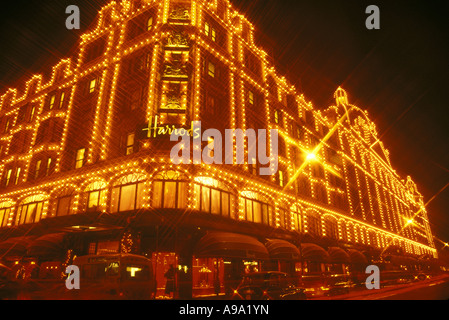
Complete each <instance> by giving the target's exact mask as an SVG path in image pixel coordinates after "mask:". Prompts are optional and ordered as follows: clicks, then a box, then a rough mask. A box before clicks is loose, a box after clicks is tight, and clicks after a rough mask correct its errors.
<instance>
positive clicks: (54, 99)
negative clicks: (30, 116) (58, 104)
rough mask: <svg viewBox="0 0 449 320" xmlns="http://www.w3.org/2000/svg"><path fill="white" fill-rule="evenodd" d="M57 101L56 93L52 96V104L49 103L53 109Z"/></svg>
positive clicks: (49, 106)
mask: <svg viewBox="0 0 449 320" xmlns="http://www.w3.org/2000/svg"><path fill="white" fill-rule="evenodd" d="M55 101H56V95H55V94H54V95H52V96H51V98H50V104H49V105H48V108H49V109H50V110H51V109H53V107H54V106H55Z"/></svg>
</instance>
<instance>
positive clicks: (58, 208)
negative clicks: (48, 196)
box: [49, 187, 74, 217]
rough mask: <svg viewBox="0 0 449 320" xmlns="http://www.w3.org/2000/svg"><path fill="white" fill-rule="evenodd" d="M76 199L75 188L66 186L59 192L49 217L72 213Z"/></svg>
mask: <svg viewBox="0 0 449 320" xmlns="http://www.w3.org/2000/svg"><path fill="white" fill-rule="evenodd" d="M73 201H74V190H73V188H68V187H67V188H64V189H62V190H60V191H59V192H58V194H57V198H56V199H55V200H53V201H52V202H53V204H52V206H51V209H50V210H51V211H50V213H49V217H62V216H67V215H70V214H71V211H72V205H73Z"/></svg>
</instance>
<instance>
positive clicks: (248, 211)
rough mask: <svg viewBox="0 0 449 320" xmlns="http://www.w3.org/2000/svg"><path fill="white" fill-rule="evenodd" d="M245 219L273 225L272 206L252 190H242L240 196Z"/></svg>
mask: <svg viewBox="0 0 449 320" xmlns="http://www.w3.org/2000/svg"><path fill="white" fill-rule="evenodd" d="M240 205H241V207H242V208H243V213H244V216H243V217H244V219H245V220H246V221H251V222H256V223H262V224H266V225H269V226H273V224H274V223H273V207H272V206H271V205H269V204H268V201H267V200H266V199H265V198H264V197H263V196H261V195H259V194H258V193H256V192H252V191H243V192H242V193H241V197H240Z"/></svg>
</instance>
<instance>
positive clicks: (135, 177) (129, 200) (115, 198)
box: [111, 174, 146, 213]
mask: <svg viewBox="0 0 449 320" xmlns="http://www.w3.org/2000/svg"><path fill="white" fill-rule="evenodd" d="M145 180H146V176H145V175H143V174H129V175H127V176H124V177H122V178H120V179H118V180H117V181H116V182H115V183H114V185H113V187H112V193H111V212H112V213H113V212H124V211H130V210H137V209H141V208H142V207H143V202H142V199H143V193H144V190H145Z"/></svg>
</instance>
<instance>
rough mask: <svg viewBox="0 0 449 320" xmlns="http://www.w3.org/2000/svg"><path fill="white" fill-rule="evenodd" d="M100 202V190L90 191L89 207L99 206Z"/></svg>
mask: <svg viewBox="0 0 449 320" xmlns="http://www.w3.org/2000/svg"><path fill="white" fill-rule="evenodd" d="M99 204H100V191H92V192H89V196H88V199H87V209H90V208H98V206H99Z"/></svg>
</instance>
